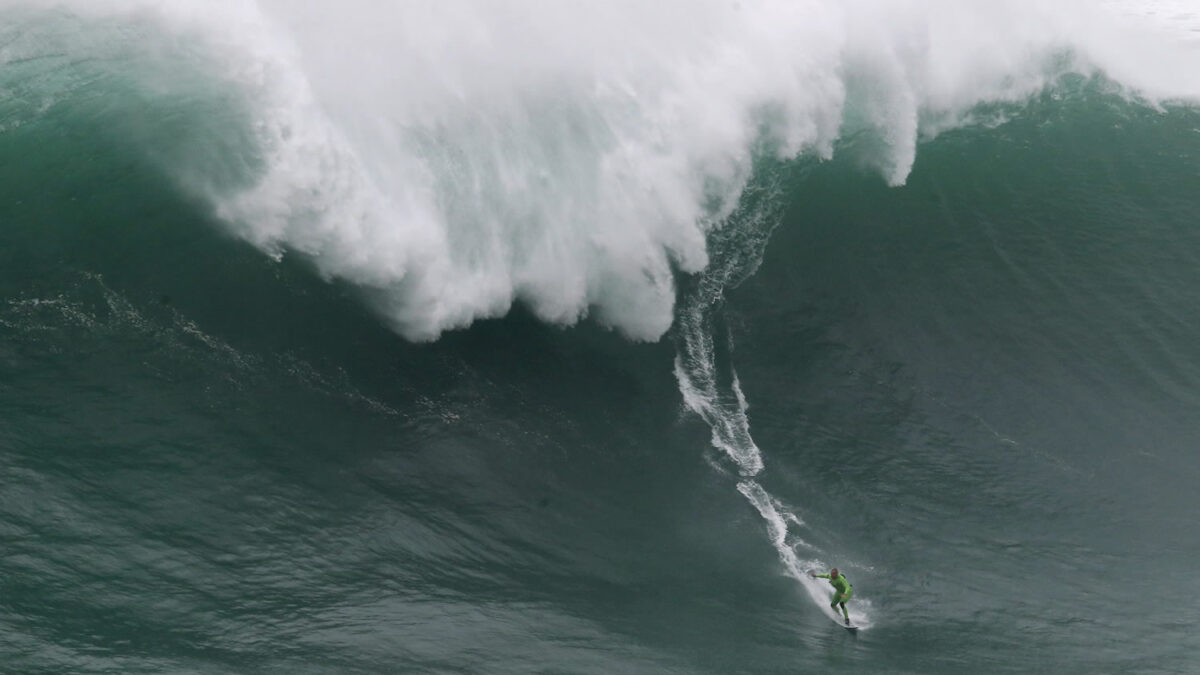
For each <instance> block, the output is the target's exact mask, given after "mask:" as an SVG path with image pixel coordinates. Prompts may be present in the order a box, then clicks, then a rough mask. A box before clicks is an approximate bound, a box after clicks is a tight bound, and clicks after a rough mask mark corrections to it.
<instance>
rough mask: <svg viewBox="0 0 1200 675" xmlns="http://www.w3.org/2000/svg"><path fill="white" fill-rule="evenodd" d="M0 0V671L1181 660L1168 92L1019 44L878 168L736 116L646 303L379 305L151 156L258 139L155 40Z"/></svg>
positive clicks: (1176, 296) (1193, 639) (1191, 501)
mask: <svg viewBox="0 0 1200 675" xmlns="http://www.w3.org/2000/svg"><path fill="white" fill-rule="evenodd" d="M4 11H5V12H7V13H6V14H5V16H6V17H7V18H10V19H11V21H10V23H9V24H8V28H6V29H5V30H6V32H5V33H4V37H5V44H6V45H9V48H10V49H17V47H20V49H24V50H26V52H28V54H33V56H29V57H28V58H15V57H14V56H13V55H12V54H11V53H6V57H5V61H4V67H5V70H4V71H3V72H4V75H2V76H0V77H2V78H4V91H5V93H6V96H5V99H4V100H3V103H2V104H0V105H2V108H0V111H2V117H0V536H2V541H3V547H2V549H0V551H2V552H0V653H2V654H3V658H2V659H0V671H2V672H12V673H358V672H362V673H393V672H396V673H399V672H404V673H407V672H420V673H476V672H477V673H530V672H540V673H775V672H778V673H784V672H789V673H790V672H805V673H807V672H843V673H963V672H979V673H1043V672H1044V673H1051V672H1052V673H1189V672H1194V671H1196V670H1197V669H1198V668H1200V656H1197V655H1198V654H1200V637H1197V636H1198V635H1200V631H1198V630H1197V629H1198V628H1200V615H1198V614H1197V612H1196V603H1195V602H1194V601H1193V600H1192V598H1194V597H1195V596H1196V595H1197V593H1200V582H1198V581H1197V578H1196V575H1195V573H1194V565H1195V560H1197V558H1198V557H1200V544H1198V542H1200V525H1198V524H1197V523H1198V521H1197V518H1196V512H1197V506H1198V502H1197V497H1196V494H1197V493H1196V488H1195V486H1196V485H1197V484H1200V463H1198V461H1197V459H1196V448H1197V447H1198V445H1200V431H1198V429H1200V427H1198V426H1197V420H1200V341H1198V340H1197V339H1196V334H1197V330H1198V329H1200V300H1198V297H1200V296H1197V289H1200V227H1198V222H1200V221H1198V218H1200V112H1198V111H1197V109H1196V108H1195V107H1192V106H1190V105H1188V104H1187V103H1186V102H1167V103H1165V104H1161V105H1159V104H1154V103H1150V102H1148V101H1144V100H1138V99H1137V98H1136V97H1131V96H1129V95H1128V92H1125V91H1122V90H1121V89H1120V88H1119V87H1117V86H1116V85H1114V84H1113V83H1112V82H1110V81H1108V80H1106V79H1105V78H1103V77H1086V76H1075V75H1068V76H1064V77H1063V78H1061V79H1059V80H1056V81H1055V82H1054V83H1053V85H1052V86H1049V87H1048V88H1046V89H1045V90H1044V91H1041V92H1040V93H1036V94H1035V95H1033V96H1032V98H1029V99H1027V100H1022V101H1019V102H1015V103H1005V104H997V105H995V106H989V105H983V106H980V107H979V108H978V109H977V111H976V112H977V113H978V114H979V116H980V119H981V120H984V122H982V123H978V124H965V125H962V126H959V127H958V128H953V129H949V130H945V131H942V132H941V133H939V134H937V135H936V136H933V137H925V138H923V140H922V141H921V143H920V144H919V146H918V150H917V155H916V160H915V163H914V164H913V167H912V171H911V173H909V174H908V175H907V177H906V180H905V182H904V184H903V185H900V186H892V187H889V186H888V185H887V184H886V183H885V181H884V179H883V178H881V177H880V175H879V173H878V171H876V170H875V169H873V168H871V167H873V166H875V164H876V161H875V158H876V157H877V153H878V147H877V146H878V144H879V142H880V138H879V137H878V136H877V135H873V134H872V133H870V132H869V131H867V132H862V133H858V134H846V135H844V136H843V137H841V138H840V139H839V140H838V142H837V144H836V147H835V149H834V153H833V156H832V159H829V160H818V159H815V158H814V157H812V156H811V155H801V156H799V157H796V158H791V159H779V158H777V157H774V156H769V154H768V156H762V157H759V158H757V159H756V160H755V162H754V164H753V175H752V176H751V177H750V178H749V183H748V187H747V189H746V190H745V191H744V192H742V193H741V194H740V201H739V204H740V207H738V208H734V209H733V210H732V211H731V212H730V213H729V215H728V217H727V219H726V220H725V221H724V222H723V223H722V224H721V226H720V227H715V228H714V229H712V230H709V231H708V232H707V236H708V246H707V252H708V255H709V261H708V265H707V266H706V268H705V270H704V271H700V272H694V273H693V272H687V271H684V270H675V272H674V274H675V278H676V285H675V289H676V290H675V293H676V302H675V305H674V307H675V309H674V311H675V316H674V317H673V321H672V327H671V328H670V330H669V331H668V332H667V333H666V335H664V336H663V338H662V339H660V340H658V341H634V340H630V339H628V338H627V336H626V335H624V334H623V333H622V332H621V331H620V330H616V331H614V330H610V329H609V328H608V327H607V326H606V325H604V322H603V321H601V320H592V319H588V320H584V321H582V322H579V323H577V324H575V325H572V326H569V327H564V326H561V325H555V324H553V323H550V322H546V321H544V320H542V319H544V316H542V312H541V310H540V308H537V307H534V308H531V307H530V304H531V303H529V302H525V303H521V302H518V303H517V304H516V306H515V307H514V308H513V309H512V310H511V311H509V312H507V313H506V314H504V315H503V316H502V317H498V318H491V319H480V320H477V321H475V322H474V323H473V324H472V325H471V326H470V327H469V328H464V329H460V330H452V331H448V332H446V333H444V334H442V335H441V336H440V338H438V339H437V340H435V341H428V342H413V341H410V340H407V339H405V338H404V337H403V336H401V335H399V334H397V332H396V331H395V330H393V328H394V325H393V323H391V322H389V320H388V319H385V318H384V317H383V315H382V314H381V309H380V304H381V301H380V300H379V297H378V296H377V295H376V293H375V292H376V291H377V290H378V289H373V288H368V289H365V290H364V287H363V285H362V284H359V283H356V282H355V281H354V280H353V279H347V278H346V276H345V275H339V274H330V273H329V272H328V269H326V268H323V267H322V265H323V260H322V258H321V255H322V253H321V252H316V253H314V252H313V251H317V250H318V249H319V247H317V246H315V245H314V246H313V250H312V251H308V250H305V249H304V244H303V243H301V244H299V245H296V246H294V247H293V249H298V251H296V250H293V251H292V252H291V253H290V254H286V255H279V256H271V255H265V254H264V252H263V250H262V249H261V248H260V247H255V246H254V245H252V243H247V241H246V240H247V237H245V236H240V237H239V236H237V234H238V231H237V230H236V228H234V229H233V230H231V228H230V227H229V226H228V223H227V222H225V219H224V218H223V217H222V212H221V209H220V208H219V207H214V206H213V203H212V202H211V201H209V200H207V199H206V194H205V191H204V190H199V189H196V187H195V183H194V182H189V181H188V180H186V179H181V178H180V176H181V175H183V176H185V178H186V177H189V176H193V175H204V176H207V177H210V178H211V177H213V176H217V177H222V178H221V179H220V180H216V179H213V182H210V183H209V184H208V185H207V187H206V189H212V190H218V191H219V190H221V189H224V188H225V187H228V186H230V185H237V184H239V183H240V181H244V180H245V179H246V176H248V175H254V174H255V173H256V172H258V171H261V170H263V166H264V165H265V163H267V158H266V156H265V154H256V153H255V152H253V151H252V150H251V149H250V148H251V146H253V139H254V138H255V136H254V133H253V125H252V124H250V125H248V123H247V119H252V118H253V114H252V107H251V106H248V104H247V103H246V100H245V99H244V98H242V97H241V95H235V94H233V93H227V92H226V90H225V89H223V87H225V86H227V85H228V82H227V81H223V80H218V81H214V80H210V79H206V78H205V77H202V75H203V71H196V70H193V69H189V68H184V67H182V66H181V64H186V63H189V62H190V61H188V59H190V58H192V57H193V56H194V54H193V53H192V52H190V51H188V50H187V49H179V48H178V44H177V43H176V42H174V41H175V40H182V41H183V42H182V43H183V44H188V43H187V42H186V40H185V39H184V38H180V37H179V36H172V35H169V34H164V33H161V32H160V31H159V30H158V28H157V24H156V23H154V22H153V21H148V22H146V23H140V22H137V21H133V22H129V21H127V20H126V19H121V20H96V19H92V18H83V19H79V18H73V17H72V16H71V15H70V14H69V12H67V11H66V10H61V12H62V13H61V14H59V15H56V18H55V21H57V22H61V21H65V22H67V23H68V24H69V25H71V26H95V25H99V26H101V28H102V29H96V31H95V32H94V33H89V32H88V31H83V32H82V33H80V32H73V33H70V35H73V36H75V38H76V39H78V36H79V35H81V34H83V35H89V34H91V35H95V36H97V37H95V44H91V43H85V44H84V47H80V46H79V43H77V42H76V43H72V44H66V43H64V44H63V45H57V44H56V43H55V40H56V39H59V38H56V37H55V36H59V37H61V35H63V34H65V33H61V32H56V30H49V29H46V28H45V26H46V25H48V24H47V23H46V22H45V20H44V19H43V15H42V14H41V13H39V12H34V11H32V10H28V11H26V10H21V11H18V10H12V9H8V8H7V7H6V8H5V10H4ZM21 12H26V13H21ZM64 17H67V18H64ZM97 21H98V23H95V22H97ZM106 21H107V23H106ZM52 23H53V22H52ZM53 25H60V24H58V23H53ZM89 30H90V29H89ZM114 35H125V36H129V35H132V36H134V37H135V38H138V40H141V42H138V41H137V40H134V41H132V42H130V43H124V42H121V41H119V40H114V39H113V36H114ZM31 36H32V37H31ZM185 37H186V36H185ZM160 40H161V43H160V42H159V41H160ZM134 43H137V44H140V45H141V46H139V47H137V48H134V47H128V44H134ZM29 44H36V45H38V47H37V48H36V49H34V48H31V47H29ZM147 44H150V45H157V46H155V47H154V48H153V49H151V50H150V51H151V52H153V53H156V54H159V55H160V56H161V57H162V58H161V59H160V60H158V61H155V63H158V64H159V67H160V69H161V70H156V71H152V72H151V75H149V76H147V75H146V72H145V71H144V70H143V71H139V73H138V75H137V76H136V77H132V76H129V75H128V73H127V72H126V70H125V69H123V68H121V67H114V66H113V64H118V65H120V64H123V63H126V61H125V59H127V58H133V57H132V56H130V55H129V53H126V51H123V50H133V51H134V52H136V53H137V54H141V53H142V52H140V51H138V50H142V49H147V48H146V47H145V45H147ZM14 45H16V47H14ZM72 45H73V46H72ZM123 45H125V46H123ZM81 50H82V53H86V54H88V55H89V56H88V58H75V57H74V56H73V55H74V54H76V53H80V51H81ZM18 51H19V50H18ZM137 58H139V59H140V58H141V57H140V56H138V57H137ZM138 62H139V63H141V61H138ZM160 78H161V79H160ZM148 83H150V84H148ZM506 138H508V137H506ZM508 140H512V139H511V138H508ZM506 142H507V141H506ZM180 163H182V164H183V165H185V167H184V169H183V170H182V171H181V172H176V171H173V170H169V169H170V168H171V167H177V166H178V165H179V164H180ZM464 171H465V169H464ZM456 175H458V174H456ZM222 180H223V181H226V182H222ZM463 180H464V182H469V181H467V180H466V179H463ZM339 194H340V193H339ZM297 210H298V211H300V210H302V209H297ZM293 215H294V216H295V217H296V218H298V219H300V218H303V217H305V215H304V214H298V215H296V214H293ZM231 232H233V233H234V234H230V233H231ZM250 239H252V238H250ZM253 243H259V242H253ZM567 249H569V247H568V246H567V245H565V244H564V250H567ZM296 253H299V254H296ZM325 254H326V255H331V254H329V253H328V252H326V253H325ZM364 255H365V254H364ZM568 262H569V263H572V262H573V263H579V262H580V261H572V260H568ZM385 304H386V303H385ZM598 314H601V315H602V313H600V312H598ZM706 387H707V388H706ZM695 401H703V402H704V404H703V405H699V407H698V405H697V404H696V403H695ZM706 406H707V407H706ZM701 411H703V412H701ZM751 432H752V434H753V436H752V438H751V437H750V433H751ZM755 458H757V459H758V460H759V461H761V465H762V467H763V468H762V469H761V471H759V470H757V469H753V468H748V467H752V465H753V461H754V459H755ZM828 566H837V567H839V568H840V569H841V570H842V571H843V572H844V573H845V574H846V575H847V576H848V578H849V579H850V580H851V581H852V582H853V583H854V588H855V597H854V600H853V601H852V602H851V606H850V609H851V612H852V615H853V616H854V618H855V620H856V622H858V623H859V624H861V625H862V628H861V629H860V630H859V631H858V632H857V633H854V634H852V633H848V632H846V631H844V630H842V629H840V628H838V627H837V626H835V625H834V624H833V623H832V622H831V621H830V619H829V618H828V617H827V616H824V615H823V613H822V606H823V601H820V600H821V599H820V598H819V597H817V598H815V597H814V596H813V594H814V593H816V594H817V595H818V596H819V594H820V592H821V590H822V589H823V586H822V585H820V584H811V585H806V584H805V583H804V582H803V581H802V579H801V578H800V577H802V576H803V575H802V574H799V575H798V574H797V573H802V572H803V571H806V570H807V569H808V568H810V567H812V568H816V567H819V568H820V569H822V570H823V571H824V569H825V568H826V567H828Z"/></svg>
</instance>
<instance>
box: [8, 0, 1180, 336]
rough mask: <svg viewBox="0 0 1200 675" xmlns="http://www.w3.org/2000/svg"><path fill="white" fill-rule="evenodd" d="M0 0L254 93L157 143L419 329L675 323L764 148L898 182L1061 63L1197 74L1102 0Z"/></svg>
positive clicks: (164, 95) (202, 87)
mask: <svg viewBox="0 0 1200 675" xmlns="http://www.w3.org/2000/svg"><path fill="white" fill-rule="evenodd" d="M5 6H6V7H11V8H15V9H16V10H20V11H24V12H26V13H27V15H28V17H29V18H28V19H27V20H26V23H25V24H24V28H26V29H30V28H31V29H32V30H30V31H28V32H26V33H23V34H19V35H15V36H12V37H10V38H9V39H7V40H6V43H5V47H4V51H3V54H2V55H0V59H2V60H3V62H6V63H12V62H16V61H20V60H23V59H37V58H39V57H42V56H45V55H48V54H52V53H54V52H55V50H56V49H69V50H70V51H71V52H72V53H74V54H77V56H78V58H82V59H84V60H85V66H86V68H87V69H89V70H92V71H94V75H92V77H105V78H117V79H119V80H121V81H123V82H125V83H126V86H128V87H130V88H131V89H132V90H133V91H134V92H135V96H141V97H144V98H145V99H146V105H149V106H162V105H168V106H169V105H170V103H169V102H171V101H173V100H174V101H187V102H188V105H190V106H192V107H193V108H195V109H207V110H209V111H211V107H212V105H213V103H215V101H214V100H213V99H214V98H215V97H228V96H235V97H236V98H237V99H238V100H240V102H241V117H240V119H238V118H233V119H230V117H229V114H230V113H228V112H227V111H226V112H224V113H222V114H221V117H220V118H218V119H215V120H214V119H208V120H205V119H197V120H196V127H197V128H200V129H203V128H204V127H208V126H210V125H215V126H216V127H217V128H216V129H212V130H211V131H209V130H208V129H205V130H204V131H203V132H202V133H205V134H209V133H212V134H215V135H216V136H217V137H216V138H192V139H186V141H190V142H179V141H176V142H173V143H169V144H165V145H166V147H161V146H154V145H151V147H146V148H145V151H146V152H148V153H153V154H154V155H156V156H158V160H159V161H160V162H161V163H162V165H163V170H164V171H166V172H169V173H170V174H171V175H173V176H174V177H175V179H176V180H177V181H179V182H180V184H181V185H183V186H185V187H186V188H187V189H188V190H190V191H192V192H193V193H194V194H196V195H198V196H199V197H200V198H202V199H204V200H206V201H208V202H209V203H211V204H212V206H213V208H214V209H215V210H216V212H217V213H218V214H219V216H220V218H221V219H222V220H223V221H224V222H225V223H226V225H227V227H228V228H229V229H230V230H231V231H232V232H234V233H235V234H236V235H237V236H239V237H241V238H243V239H245V240H247V241H249V242H251V243H253V244H254V245H255V246H257V247H259V248H260V249H262V250H263V251H264V252H266V253H268V254H269V255H273V256H276V257H278V256H281V255H286V254H293V255H300V256H304V257H305V258H307V259H308V260H310V261H311V263H312V264H313V265H314V266H315V267H316V268H317V269H318V270H319V271H320V273H321V274H322V275H324V276H325V277H327V278H331V279H341V280H345V281H348V282H350V283H353V284H355V285H356V286H358V287H360V288H361V289H362V290H363V294H364V296H365V297H366V298H367V299H368V301H369V302H371V303H372V304H373V305H375V306H376V307H377V308H378V310H379V311H380V312H381V313H382V314H383V316H385V317H386V318H387V320H388V321H389V322H390V323H391V324H392V325H393V326H394V328H395V329H396V330H398V331H400V332H401V333H402V334H404V335H405V336H406V337H408V338H410V339H414V340H430V339H435V338H436V337H437V336H438V335H439V334H441V333H442V332H443V331H445V330H448V329H454V328H462V327H465V326H468V325H470V324H471V322H473V321H475V320H478V319H480V318H487V317H495V316H500V315H503V314H505V313H506V312H507V311H508V310H509V308H511V307H512V305H513V303H515V302H520V303H523V304H525V305H526V306H528V307H529V308H531V309H532V311H534V312H535V313H536V314H537V315H538V316H539V317H540V318H542V319H543V320H545V321H549V322H553V323H558V324H567V325H569V324H573V323H575V322H577V321H578V320H580V319H581V318H583V317H585V316H586V317H591V318H593V319H595V320H596V321H598V322H600V323H601V324H603V325H606V326H611V327H613V328H615V329H617V330H619V331H621V332H622V333H623V334H624V335H626V336H628V337H630V338H632V339H635V340H655V339H658V338H660V337H661V336H662V335H663V334H664V333H665V332H666V331H667V330H668V328H669V327H670V326H671V325H672V322H673V318H674V313H673V308H674V303H675V299H676V284H675V274H676V272H680V273H684V274H689V273H696V272H699V271H701V270H703V269H704V268H705V266H706V265H707V264H708V261H709V252H708V250H707V247H706V237H707V236H708V235H709V234H710V233H711V232H713V231H714V230H716V229H719V228H720V227H721V226H722V223H723V222H724V221H725V220H726V219H727V218H728V216H729V215H730V213H732V211H733V210H734V209H735V208H736V206H737V204H738V200H739V198H740V195H741V194H742V191H743V190H744V189H745V187H746V185H747V183H748V182H749V181H750V180H751V179H752V174H753V166H752V165H753V161H754V158H755V157H756V156H770V157H776V158H780V159H792V158H798V157H814V158H820V159H825V158H829V157H830V156H831V155H832V153H833V151H834V146H835V143H836V142H837V141H838V140H839V139H850V138H853V139H859V142H858V143H856V148H857V150H856V151H857V152H859V153H861V157H860V160H861V161H862V162H863V164H864V165H865V166H867V167H870V168H872V169H874V170H875V171H877V172H878V173H879V175H881V176H882V177H883V179H884V180H886V181H887V182H888V184H890V185H900V184H902V183H903V182H904V180H905V177H906V176H907V175H908V173H909V171H910V170H911V167H912V163H913V161H914V157H915V155H916V152H917V145H918V143H919V141H920V140H921V139H922V138H929V137H931V136H933V135H935V134H937V133H938V132H940V131H943V130H945V129H949V128H954V127H956V126H960V125H963V124H995V123H998V121H999V120H1001V119H1003V118H1004V115H1005V111H1004V110H1003V109H1001V108H997V107H996V106H997V105H1000V104H1014V105H1015V104H1019V102H1020V101H1022V100H1024V99H1026V98H1028V97H1029V96H1031V95H1033V94H1035V93H1036V92H1040V91H1043V90H1045V89H1047V88H1052V87H1053V86H1054V83H1055V82H1056V81H1057V80H1058V79H1059V78H1061V77H1062V76H1064V75H1065V74H1067V73H1081V74H1083V75H1085V76H1099V75H1102V76H1104V77H1106V78H1108V79H1110V80H1111V81H1113V82H1114V83H1115V84H1116V85H1118V86H1120V87H1122V88H1123V91H1124V92H1125V94H1126V95H1127V96H1129V97H1133V98H1137V99H1139V100H1144V101H1145V102H1146V103H1147V104H1148V105H1160V104H1162V103H1165V102H1169V101H1176V100H1195V99H1196V97H1197V96H1200V84H1198V83H1197V82H1196V78H1195V76H1194V73H1195V69H1194V64H1195V62H1196V47H1195V45H1194V44H1190V45H1189V44H1187V43H1186V41H1182V40H1163V39H1161V38H1160V35H1161V34H1163V29H1162V28H1161V22H1160V23H1154V22H1152V21H1148V20H1147V21H1141V22H1133V23H1132V27H1130V24H1131V22H1130V21H1128V20H1127V19H1128V17H1127V16H1125V17H1123V18H1125V19H1126V20H1125V21H1121V20H1119V19H1120V18H1122V14H1121V13H1120V12H1114V11H1113V7H1111V6H1109V5H1105V4H1096V3H1087V2H1062V3H1054V4H1053V5H1052V6H1050V5H1047V3H1036V2H1014V3H1004V4H1003V5H997V4H996V3H962V2H903V3H894V2H770V1H763V2H666V3H655V4H654V5H653V6H646V5H645V4H644V3H622V2H605V3H552V2H550V3H548V2H536V1H530V2H523V1H513V2H504V3H495V2H470V1H467V0H456V1H451V2H437V3H433V2H350V3H339V4H338V5H336V6H333V5H328V4H322V3H294V2H270V1H265V2H251V1H248V0H221V1H218V2H188V1H185V0H177V1H174V2H166V1H163V0H158V1H152V0H125V1H121V2H114V1H111V0H102V1H91V0H89V1H88V2H55V3H37V2H13V1H12V0H9V1H8V2H6V3H5ZM1146 6H1147V5H1144V4H1139V5H1138V7H1141V8H1143V9H1142V12H1141V16H1147V17H1150V16H1158V15H1157V14H1155V13H1153V12H1148V11H1145V9H1144V7H1146ZM1148 6H1150V7H1152V6H1153V5H1148ZM1121 9H1123V10H1125V11H1128V10H1129V8H1128V6H1126V5H1122V6H1121ZM39 12H42V13H39ZM685 17H686V20H685ZM1143 24H1144V25H1143ZM1183 25H1185V26H1186V25H1187V24H1186V23H1185V24H1183ZM1172 29H1173V30H1174V31H1175V32H1174V33H1171V34H1175V35H1178V34H1179V33H1180V32H1181V31H1179V30H1178V26H1173V27H1172ZM97 31H99V32H97ZM1184 34H1186V33H1184ZM81 36H83V39H81ZM68 45H69V46H68ZM26 86H29V87H31V88H34V89H40V90H42V91H39V95H41V96H43V97H44V98H46V99H49V100H53V99H56V98H59V97H63V96H66V95H67V94H68V91H56V90H55V83H53V82H31V83H28V84H27V85H26ZM164 102H166V103H165V104H164ZM135 114H136V113H135ZM180 114H186V113H180ZM191 114H192V115H195V114H197V113H196V112H192V113H191ZM139 116H140V115H139ZM147 122H148V123H149V124H151V125H153V121H152V120H147ZM220 127H226V128H224V129H222V128H220ZM117 133H130V132H128V131H126V130H121V131H118V132H117ZM184 133H185V134H186V133H198V132H195V131H192V132H188V131H185V132H184ZM138 135H140V136H142V138H137V137H135V138H131V139H129V140H130V141H132V142H142V143H148V142H150V139H147V138H145V136H149V135H150V134H146V133H145V132H143V133H141V134H138ZM158 140H159V139H154V141H158ZM202 144H209V145H210V146H211V145H214V144H215V146H216V147H218V148H219V149H220V150H219V155H218V151H215V150H214V149H212V147H207V148H206V147H203V145H202Z"/></svg>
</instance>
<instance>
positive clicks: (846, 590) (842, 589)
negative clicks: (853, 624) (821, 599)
mask: <svg viewBox="0 0 1200 675" xmlns="http://www.w3.org/2000/svg"><path fill="white" fill-rule="evenodd" d="M817 578H818V579H829V585H830V586H833V588H834V594H833V602H831V603H829V606H830V607H832V608H833V611H835V612H836V611H837V609H838V605H841V606H842V615H843V616H845V617H846V618H847V619H848V618H850V612H848V611H846V601H847V600H849V599H850V596H851V595H854V587H853V586H851V585H850V582H849V581H846V575H845V574H839V575H838V578H836V579H832V578H830V576H829V575H828V574H818V575H817Z"/></svg>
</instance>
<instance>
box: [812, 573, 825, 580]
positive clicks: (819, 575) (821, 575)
mask: <svg viewBox="0 0 1200 675" xmlns="http://www.w3.org/2000/svg"><path fill="white" fill-rule="evenodd" d="M809 575H811V576H812V578H814V579H828V578H829V575H828V574H813V573H812V572H809Z"/></svg>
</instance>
